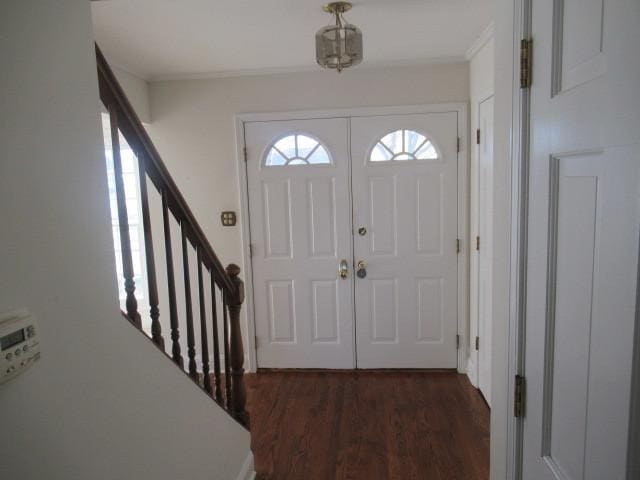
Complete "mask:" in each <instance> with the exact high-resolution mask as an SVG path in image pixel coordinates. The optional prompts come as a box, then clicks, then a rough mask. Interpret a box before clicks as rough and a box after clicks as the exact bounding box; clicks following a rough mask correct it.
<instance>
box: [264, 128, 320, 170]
mask: <svg viewBox="0 0 640 480" xmlns="http://www.w3.org/2000/svg"><path fill="white" fill-rule="evenodd" d="M264 163H265V165H266V166H267V167H282V166H286V165H330V164H331V158H330V157H329V152H327V149H326V148H324V146H322V145H321V144H320V142H318V141H317V140H316V139H314V138H312V137H309V136H307V135H303V134H294V135H287V136H286V137H282V138H281V139H279V140H278V141H277V142H275V143H274V144H273V146H272V147H271V148H270V149H269V152H268V153H267V156H266V157H265V162H264Z"/></svg>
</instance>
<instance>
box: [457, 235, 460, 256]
mask: <svg viewBox="0 0 640 480" xmlns="http://www.w3.org/2000/svg"><path fill="white" fill-rule="evenodd" d="M456 253H460V239H459V238H456Z"/></svg>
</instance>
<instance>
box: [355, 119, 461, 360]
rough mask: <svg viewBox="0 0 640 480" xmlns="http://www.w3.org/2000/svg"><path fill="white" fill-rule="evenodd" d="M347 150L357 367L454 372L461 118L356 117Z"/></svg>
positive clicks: (455, 356) (455, 357) (455, 355)
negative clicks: (352, 231)
mask: <svg viewBox="0 0 640 480" xmlns="http://www.w3.org/2000/svg"><path fill="white" fill-rule="evenodd" d="M351 152H352V169H353V180H352V183H353V203H354V250H355V259H354V268H355V269H356V271H358V270H360V275H358V276H356V278H355V280H354V281H355V292H356V293H355V299H356V338H357V342H356V344H357V361H358V367H359V368H455V367H456V366H457V350H456V334H457V300H456V299H457V288H458V286H457V252H456V237H457V219H458V214H457V161H458V156H457V114H456V113H455V112H447V113H429V114H415V115H387V116H375V117H356V118H352V119H351ZM359 266H360V268H359Z"/></svg>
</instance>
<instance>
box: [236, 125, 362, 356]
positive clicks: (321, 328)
mask: <svg viewBox="0 0 640 480" xmlns="http://www.w3.org/2000/svg"><path fill="white" fill-rule="evenodd" d="M245 141H246V148H247V177H248V190H249V209H250V224H251V246H252V252H253V254H252V266H253V292H254V300H255V325H256V338H257V356H258V366H259V367H263V368H265V367H266V368H354V367H355V359H354V345H353V291H352V270H351V258H352V244H351V206H350V195H349V149H348V124H347V120H346V119H344V118H331V119H318V120H295V121H273V122H250V123H247V124H246V125H245ZM342 260H345V262H343V264H344V266H345V267H346V268H347V270H348V272H347V276H346V278H342V277H341V276H340V274H339V267H340V264H341V261H342Z"/></svg>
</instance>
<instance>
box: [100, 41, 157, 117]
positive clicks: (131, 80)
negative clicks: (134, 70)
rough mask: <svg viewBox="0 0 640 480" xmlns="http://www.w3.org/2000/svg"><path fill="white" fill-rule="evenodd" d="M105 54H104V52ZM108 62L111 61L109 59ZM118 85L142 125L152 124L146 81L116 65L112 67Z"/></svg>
mask: <svg viewBox="0 0 640 480" xmlns="http://www.w3.org/2000/svg"><path fill="white" fill-rule="evenodd" d="M103 53H104V52H103ZM107 61H109V59H108V58H107ZM110 66H111V70H113V73H114V75H115V76H116V78H117V79H118V83H119V84H120V86H121V87H122V89H123V90H124V93H125V94H126V95H127V98H128V99H129V103H131V106H132V107H133V109H134V110H135V111H136V113H137V114H138V117H139V118H140V121H141V122H142V123H151V109H150V108H149V84H148V83H147V81H146V80H144V79H142V78H140V77H138V76H136V75H133V74H131V73H129V72H127V71H126V70H123V69H121V68H119V67H117V66H115V65H110Z"/></svg>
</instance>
